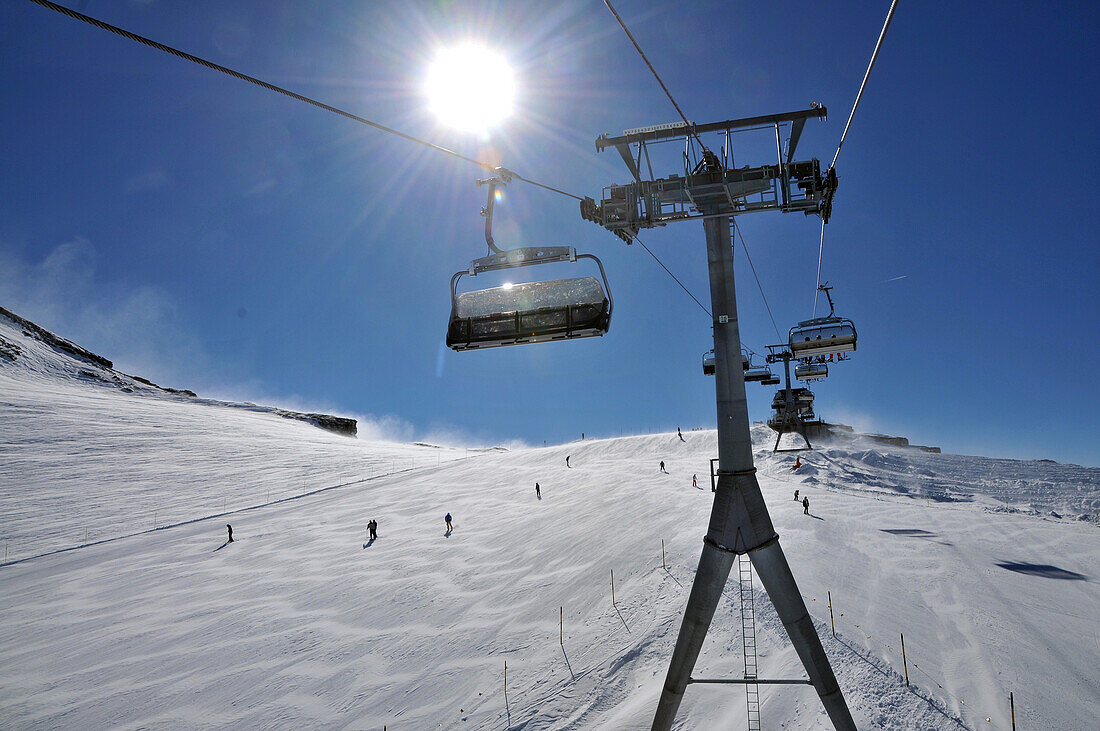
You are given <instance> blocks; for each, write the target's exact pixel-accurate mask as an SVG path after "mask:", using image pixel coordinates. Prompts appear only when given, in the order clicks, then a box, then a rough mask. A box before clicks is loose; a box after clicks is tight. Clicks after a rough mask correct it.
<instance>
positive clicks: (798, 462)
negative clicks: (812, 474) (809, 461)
mask: <svg viewBox="0 0 1100 731" xmlns="http://www.w3.org/2000/svg"><path fill="white" fill-rule="evenodd" d="M801 466H802V458H801V457H795V458H794V466H793V467H791V472H794V471H795V470H797V469H798V468H799V467H801Z"/></svg>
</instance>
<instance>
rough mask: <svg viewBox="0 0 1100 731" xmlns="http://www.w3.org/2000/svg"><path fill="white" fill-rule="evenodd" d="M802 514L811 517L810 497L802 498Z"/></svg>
mask: <svg viewBox="0 0 1100 731" xmlns="http://www.w3.org/2000/svg"><path fill="white" fill-rule="evenodd" d="M802 514H803V515H809V514H810V498H808V497H804V498H802Z"/></svg>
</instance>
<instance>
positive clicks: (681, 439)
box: [676, 427, 684, 442]
mask: <svg viewBox="0 0 1100 731" xmlns="http://www.w3.org/2000/svg"><path fill="white" fill-rule="evenodd" d="M676 436H678V437H680V441H681V442H682V441H684V435H683V434H681V433H680V427H676Z"/></svg>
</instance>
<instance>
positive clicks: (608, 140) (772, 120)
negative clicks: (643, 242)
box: [596, 105, 829, 152]
mask: <svg viewBox="0 0 1100 731" xmlns="http://www.w3.org/2000/svg"><path fill="white" fill-rule="evenodd" d="M828 116H829V112H828V109H826V108H825V107H824V106H823V105H818V106H816V107H811V108H810V109H804V110H801V111H797V112H784V113H782V114H765V115H762V116H759V117H745V118H743V119H728V120H726V121H725V122H711V123H709V124H693V125H687V124H681V125H676V126H673V127H670V128H668V129H656V130H650V131H648V132H635V133H634V134H629V135H622V136H620V137H608V136H607V135H603V136H601V137H598V138H596V151H597V152H602V151H603V150H604V149H606V148H608V147H615V146H617V145H629V144H632V143H635V142H654V141H657V140H667V139H674V138H677V137H687V136H695V135H700V134H704V133H706V132H724V131H726V130H735V129H743V128H745V127H755V126H760V125H770V124H779V123H781V122H797V121H799V120H806V119H810V118H813V117H817V118H818V119H827V118H828Z"/></svg>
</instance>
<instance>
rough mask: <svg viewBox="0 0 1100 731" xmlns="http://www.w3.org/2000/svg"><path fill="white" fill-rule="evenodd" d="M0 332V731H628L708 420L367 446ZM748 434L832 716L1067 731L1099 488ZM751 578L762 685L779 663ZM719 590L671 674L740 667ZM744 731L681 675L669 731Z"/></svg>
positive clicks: (666, 609) (702, 511) (660, 638)
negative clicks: (0, 561) (564, 437)
mask: <svg viewBox="0 0 1100 731" xmlns="http://www.w3.org/2000/svg"><path fill="white" fill-rule="evenodd" d="M0 336H2V337H3V338H4V339H5V341H6V342H7V344H8V345H9V346H10V345H11V344H13V343H14V344H16V345H18V346H19V348H18V350H19V352H18V354H17V357H15V358H14V359H9V358H6V357H0V540H2V541H3V542H4V544H5V547H4V549H0V550H6V551H7V552H8V555H7V563H6V565H3V566H0V617H3V622H0V726H3V727H5V728H12V729H26V728H141V727H146V728H147V727H161V728H180V727H185V728H205V727H210V728H213V727H226V726H231V727H236V728H286V729H298V728H356V729H360V728H362V729H375V728H378V729H381V728H382V727H383V726H385V727H386V728H388V729H434V728H448V729H450V728H455V729H457V728H469V729H498V728H499V729H504V728H513V729H520V728H524V729H568V728H609V729H610V728H616V729H617V728H627V729H635V728H637V729H641V728H648V726H649V723H650V722H651V719H652V713H653V710H654V708H655V706H656V700H657V697H658V695H659V692H660V687H661V684H662V682H663V679H664V674H665V671H666V669H667V661H668V656H669V654H670V652H671V648H672V644H673V642H674V640H675V636H676V632H677V630H678V628H679V624H680V618H681V614H682V612H683V609H684V606H685V604H686V601H687V594H688V591H689V589H690V586H691V581H692V575H693V572H694V568H695V563H696V561H697V559H698V555H699V550H700V546H701V543H700V541H701V537H702V535H703V533H704V531H705V527H706V522H707V517H708V516H709V513H710V503H711V493H710V489H709V460H710V458H711V457H712V456H713V455H714V452H715V450H716V438H715V433H714V432H713V431H690V432H684V437H685V439H686V442H680V440H679V439H678V438H677V437H676V435H675V434H653V435H641V436H631V437H622V438H617V439H594V440H587V441H584V442H577V443H572V444H567V445H560V446H554V447H546V448H538V449H514V450H511V451H503V450H490V451H471V452H469V453H467V452H466V450H461V449H458V450H456V449H448V448H437V447H430V446H425V445H407V444H393V443H385V442H366V441H360V440H357V439H354V438H351V437H345V436H339V435H336V434H332V433H329V432H326V431H323V430H321V429H318V428H316V427H314V426H311V425H309V424H307V423H304V422H301V421H292V420H288V419H285V418H281V417H279V416H276V415H274V414H272V413H269V412H266V411H264V410H262V409H257V410H250V409H241V408H231V407H229V406H226V405H221V404H219V403H217V402H210V401H204V400H201V399H194V398H189V397H186V396H181V395H178V394H163V393H156V392H143V391H142V390H141V389H134V388H130V386H129V385H126V384H122V385H120V384H119V383H117V382H107V381H104V380H103V379H102V378H90V377H87V376H81V375H80V370H82V369H84V368H83V365H82V364H79V363H76V361H74V360H73V356H71V354H67V353H62V352H59V351H57V350H56V349H54V348H51V347H49V346H47V345H46V344H44V343H42V342H40V341H36V340H34V339H33V338H30V337H28V336H24V335H22V334H21V333H20V331H19V328H18V327H16V326H14V325H13V323H12V322H11V321H10V320H6V319H4V318H0ZM0 345H4V344H3V343H0ZM9 349H10V348H9ZM66 359H69V360H68V361H66ZM70 361H71V362H70ZM74 364H75V365H74ZM78 366H80V367H78ZM124 389H129V390H124ZM754 438H755V439H756V443H757V453H756V459H757V467H758V468H759V477H760V482H761V486H762V488H763V491H764V495H765V498H766V499H767V501H768V505H769V508H770V510H771V512H772V516H773V519H774V521H775V525H776V528H777V530H778V532H779V534H780V537H781V543H782V545H783V547H784V550H785V551H786V554H787V556H788V558H789V560H790V563H791V565H792V567H793V569H794V572H795V576H796V578H797V579H798V582H799V586H800V588H801V590H802V592H803V594H804V596H805V597H806V600H807V604H808V606H809V609H810V612H811V614H813V616H814V617H815V618H816V619H817V620H818V629H819V632H820V633H821V634H822V637H823V640H824V643H825V647H826V650H827V651H828V653H829V656H830V658H831V660H832V663H833V668H834V670H835V671H836V673H837V676H838V679H839V681H840V683H841V686H842V688H843V689H844V691H845V694H846V697H847V699H848V703H849V705H850V706H851V708H852V710H853V713H854V715H855V717H856V719H857V723H858V724H859V726H860V728H882V729H959V728H968V729H1008V728H1010V720H1009V705H1008V694H1009V692H1010V691H1011V692H1013V693H1014V698H1015V702H1016V718H1017V727H1018V728H1020V729H1038V728H1042V729H1089V728H1095V719H1096V718H1098V717H1100V672H1098V671H1097V667H1100V609H1098V607H1100V591H1098V590H1097V582H1098V581H1100V572H1098V570H1097V568H1096V565H1097V559H1098V558H1100V529H1097V527H1096V525H1095V524H1094V523H1093V522H1092V520H1090V517H1091V516H1090V511H1091V512H1092V513H1093V515H1094V514H1095V510H1096V508H1097V506H1098V503H1100V470H1097V469H1091V468H1081V467H1074V466H1067V465H1056V464H1051V463H1045V462H1019V461H1013V460H993V459H986V458H978V457H963V456H957V455H935V454H928V453H924V452H920V451H917V450H915V449H906V448H900V447H899V448H890V447H884V446H882V445H877V444H874V443H871V442H864V441H860V440H858V439H857V440H852V441H847V440H846V441H834V442H831V443H829V444H826V445H821V447H820V448H819V450H818V451H816V452H810V453H802V460H803V461H804V462H805V463H806V464H805V466H804V467H803V468H802V469H801V470H799V471H798V472H797V473H792V472H791V471H790V469H789V467H790V464H791V463H792V462H793V457H791V456H790V455H773V454H772V453H771V451H770V448H771V439H772V438H773V437H772V436H771V433H770V432H768V430H766V429H764V428H761V427H756V428H754ZM567 455H568V456H569V457H570V464H571V465H573V466H572V467H571V468H567V467H566V466H565V458H566V456H567ZM662 460H663V461H664V462H665V464H666V467H667V469H668V472H669V474H667V475H666V474H662V473H660V472H659V471H658V469H657V465H658V462H659V461H662ZM693 474H697V475H698V481H699V488H693V487H692V475H693ZM536 481H538V482H539V483H540V485H541V488H542V499H541V500H539V499H537V498H536V496H535V492H534V485H535V482H536ZM795 488H798V489H800V490H801V494H804V495H808V496H809V498H810V512H811V513H812V515H809V516H807V515H804V514H803V511H802V508H801V505H799V504H796V503H795V502H794V500H793V491H794V489H795ZM448 511H449V512H450V513H451V514H452V515H453V517H454V531H453V532H452V533H451V534H450V535H446V534H445V527H444V524H443V516H444V514H445V513H447V512H448ZM154 512H155V513H156V516H155V517H154ZM1052 512H1053V513H1054V514H1052ZM370 518H375V519H377V520H378V523H379V538H378V540H377V541H375V542H373V543H368V542H367V541H366V536H365V528H364V526H365V524H366V522H367V521H368V520H369V519H370ZM154 520H155V521H156V529H155V530H154ZM226 523H230V524H232V525H233V530H234V537H235V538H236V540H235V541H234V542H233V543H231V544H228V545H223V544H224V543H225V534H226V530H225V524H226ZM85 532H87V539H85ZM662 540H663V541H664V550H665V561H666V564H667V567H668V568H667V569H664V568H662V553H661V542H662ZM85 542H86V543H87V545H82V544H84V543H85ZM612 571H614V576H615V586H614V591H615V604H614V605H612V598H611V572H612ZM757 590H758V591H757V600H756V610H757V642H758V645H759V648H760V674H761V676H762V677H783V678H789V677H799V676H801V675H802V669H801V666H800V664H799V662H798V660H797V657H796V656H795V654H794V651H793V650H792V649H791V648H790V646H789V644H788V642H787V640H786V637H785V635H784V634H783V631H782V628H781V626H780V625H779V623H778V621H777V619H776V617H775V615H774V612H773V611H772V610H771V608H770V605H769V604H768V602H767V601H766V599H765V598H764V597H763V595H762V593H761V592H760V590H759V585H757ZM826 592H831V594H832V601H833V606H834V613H835V620H836V629H837V637H836V638H835V639H834V638H833V637H832V636H831V633H830V630H829V610H828V607H827V599H826V597H827V594H826ZM727 597H728V599H727V600H726V601H724V602H723V603H722V605H721V606H720V607H719V610H718V612H717V614H716V616H715V620H714V624H713V626H712V628H711V631H710V634H709V636H708V641H707V643H706V645H705V647H704V652H703V654H702V656H701V658H700V661H699V664H698V666H697V668H696V672H695V675H696V676H697V677H737V676H739V675H740V674H741V673H742V671H743V666H742V657H741V637H740V612H739V606H738V599H737V586H736V582H735V581H734V582H732V583H731V584H730V585H729V587H728V589H727ZM559 613H560V614H559ZM562 617H563V618H564V622H563V629H562V630H561V631H562V633H563V634H562V636H561V639H560V640H559V620H560V618H562ZM902 632H904V634H905V646H906V653H907V658H908V671H909V679H910V687H909V688H907V687H906V685H905V680H904V677H903V668H902V662H901V656H900V633H902ZM505 662H507V684H505V676H504V665H505ZM941 686H942V687H941ZM761 698H762V700H763V705H762V718H763V723H764V727H765V728H768V729H776V728H788V729H826V728H829V724H828V721H827V719H826V717H825V715H824V712H823V711H822V710H821V707H820V704H819V702H818V701H817V698H816V695H815V693H814V692H813V690H812V689H811V688H809V687H804V686H779V687H762V690H761ZM987 718H988V721H987ZM744 719H745V694H744V690H743V689H741V688H740V687H737V686H691V687H689V689H688V692H687V695H686V697H685V701H684V704H683V706H682V708H681V712H680V715H679V718H678V727H679V728H682V729H719V728H743V727H744Z"/></svg>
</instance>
